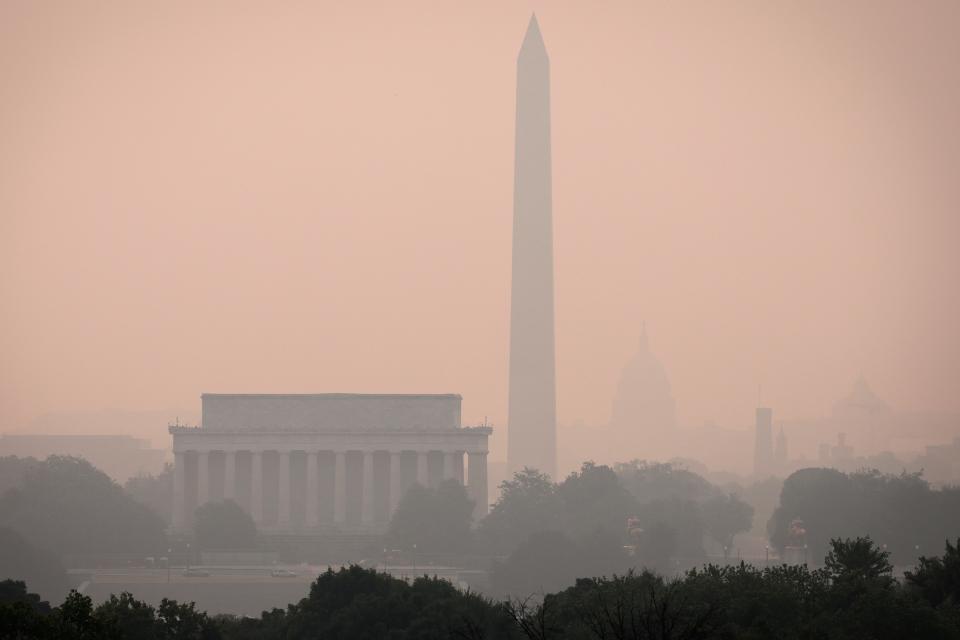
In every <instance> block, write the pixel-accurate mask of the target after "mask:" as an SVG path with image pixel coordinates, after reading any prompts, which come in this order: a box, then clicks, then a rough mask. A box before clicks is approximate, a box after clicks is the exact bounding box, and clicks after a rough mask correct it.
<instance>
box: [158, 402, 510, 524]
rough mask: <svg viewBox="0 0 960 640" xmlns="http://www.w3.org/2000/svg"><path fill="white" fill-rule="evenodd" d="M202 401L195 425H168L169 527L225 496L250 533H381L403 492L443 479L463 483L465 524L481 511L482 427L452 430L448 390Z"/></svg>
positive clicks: (454, 408) (455, 424)
mask: <svg viewBox="0 0 960 640" xmlns="http://www.w3.org/2000/svg"><path fill="white" fill-rule="evenodd" d="M202 403H203V418H202V419H203V423H202V424H201V425H200V426H199V427H181V426H176V425H174V426H171V427H170V433H171V434H172V435H173V451H174V456H175V466H174V504H173V528H174V530H176V531H184V530H187V529H189V527H190V525H191V522H190V521H191V517H192V514H193V512H194V510H195V509H196V507H197V506H199V505H202V504H204V503H206V502H208V501H211V500H222V499H227V498H229V499H232V500H235V501H236V502H237V503H239V504H240V505H241V506H242V507H244V508H245V509H246V510H247V511H248V512H249V513H250V515H251V516H252V517H253V520H254V521H255V522H256V524H257V527H258V528H259V529H260V530H261V531H266V532H270V533H281V534H314V533H336V534H357V533H382V532H383V531H384V530H385V528H386V525H387V523H388V522H389V520H390V516H391V515H392V514H393V511H394V510H395V509H396V507H397V504H398V503H399V501H400V498H401V496H402V495H403V494H404V493H405V491H406V490H407V489H408V488H409V487H410V485H412V484H413V483H415V482H416V483H419V484H421V485H423V486H428V487H434V486H436V485H438V484H439V483H440V482H441V481H442V480H445V479H454V480H456V481H457V482H460V483H461V484H466V488H467V492H468V493H469V495H470V497H471V498H472V499H473V500H474V514H475V516H476V517H478V518H479V517H482V516H483V515H485V514H486V512H487V495H488V494H487V491H488V488H487V439H488V437H489V435H490V433H491V431H492V429H491V428H490V427H486V426H482V427H462V426H461V425H460V403H461V398H460V396H459V395H454V394H441V395H436V394H434V395H395V394H390V395H371V394H345V393H328V394H298V395H272V394H254V395H250V394H204V395H203V396H202ZM465 475H466V478H465V477H464V476H465ZM465 480H466V482H465Z"/></svg>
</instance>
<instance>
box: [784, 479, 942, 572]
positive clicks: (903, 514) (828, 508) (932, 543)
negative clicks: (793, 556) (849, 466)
mask: <svg viewBox="0 0 960 640" xmlns="http://www.w3.org/2000/svg"><path fill="white" fill-rule="evenodd" d="M796 520H800V521H802V523H803V529H804V531H805V536H804V539H803V541H802V543H803V544H806V545H808V547H809V549H810V553H811V555H813V557H816V556H820V555H823V554H825V553H826V552H827V550H828V546H829V543H830V540H831V538H854V537H856V536H860V535H864V534H867V533H869V534H870V536H871V537H872V538H873V540H874V541H876V542H877V543H878V544H879V545H881V546H883V547H884V548H886V549H887V550H888V551H889V552H890V555H891V559H892V561H894V562H895V563H897V564H909V563H912V562H915V561H916V559H917V557H918V556H920V555H922V554H923V553H924V552H926V551H930V550H935V549H940V548H941V547H942V546H943V542H944V540H946V539H948V538H950V537H951V536H955V535H956V533H957V532H958V531H960V488H951V487H947V488H944V489H940V490H934V489H931V487H930V485H929V484H928V483H927V482H926V481H925V480H923V478H922V477H921V476H920V475H919V474H909V473H903V474H900V475H886V474H882V473H880V472H878V471H870V470H867V471H859V472H857V473H851V474H846V473H843V472H840V471H836V470H834V469H820V468H811V469H801V470H800V471H797V472H795V473H793V474H792V475H791V476H790V477H788V478H787V479H786V480H785V481H784V483H783V490H782V491H781V494H780V505H779V506H778V507H777V509H776V510H775V511H774V513H773V516H772V517H771V519H770V522H769V523H768V525H767V528H768V531H769V534H770V541H771V542H772V543H773V545H774V546H775V547H777V548H778V549H781V550H783V549H784V548H785V547H786V546H787V545H789V544H792V542H791V540H792V531H791V523H793V522H794V521H796ZM793 537H795V536H793ZM793 544H799V542H793Z"/></svg>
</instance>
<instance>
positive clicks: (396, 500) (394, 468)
mask: <svg viewBox="0 0 960 640" xmlns="http://www.w3.org/2000/svg"><path fill="white" fill-rule="evenodd" d="M400 457H401V456H400V452H399V451H391V452H390V516H391V517H392V516H393V512H394V511H396V510H397V505H398V504H400V498H402V497H403V495H402V492H403V487H402V486H401V485H402V484H403V476H402V475H401V473H400Z"/></svg>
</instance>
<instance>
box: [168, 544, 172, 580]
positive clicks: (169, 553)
mask: <svg viewBox="0 0 960 640" xmlns="http://www.w3.org/2000/svg"><path fill="white" fill-rule="evenodd" d="M172 555H173V547H170V548H169V549H167V584H170V556H172Z"/></svg>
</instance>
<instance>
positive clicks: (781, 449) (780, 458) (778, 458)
mask: <svg viewBox="0 0 960 640" xmlns="http://www.w3.org/2000/svg"><path fill="white" fill-rule="evenodd" d="M773 458H774V460H775V462H776V466H777V471H779V472H780V473H783V472H784V471H785V470H786V466H787V459H788V458H789V452H788V451H787V434H785V433H784V432H783V427H780V432H779V433H778V434H777V445H776V447H775V448H774V450H773Z"/></svg>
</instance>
